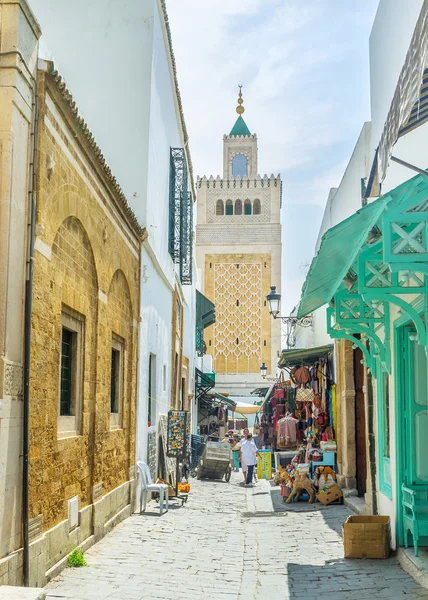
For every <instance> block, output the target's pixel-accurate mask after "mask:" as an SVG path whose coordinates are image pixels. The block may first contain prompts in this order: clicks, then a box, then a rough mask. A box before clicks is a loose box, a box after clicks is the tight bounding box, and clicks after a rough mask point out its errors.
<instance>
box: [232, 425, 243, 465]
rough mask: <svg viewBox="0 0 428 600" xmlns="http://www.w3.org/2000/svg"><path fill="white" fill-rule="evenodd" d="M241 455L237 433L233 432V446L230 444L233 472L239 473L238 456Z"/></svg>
mask: <svg viewBox="0 0 428 600" xmlns="http://www.w3.org/2000/svg"><path fill="white" fill-rule="evenodd" d="M240 455H241V444H240V442H239V435H238V434H237V433H235V435H234V436H233V446H232V460H233V470H234V471H235V473H239V457H240Z"/></svg>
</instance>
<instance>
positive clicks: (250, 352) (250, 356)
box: [214, 263, 262, 373]
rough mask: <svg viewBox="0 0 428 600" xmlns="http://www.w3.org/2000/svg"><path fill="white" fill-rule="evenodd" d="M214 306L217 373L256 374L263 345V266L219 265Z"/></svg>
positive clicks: (216, 267)
mask: <svg viewBox="0 0 428 600" xmlns="http://www.w3.org/2000/svg"><path fill="white" fill-rule="evenodd" d="M214 304H215V307H216V323H215V325H214V359H215V369H216V370H217V372H225V373H233V372H235V373H238V372H240V373H249V372H253V370H254V367H253V365H254V362H255V361H256V360H257V361H258V360H259V357H260V356H261V345H262V340H261V338H262V319H261V317H262V264H261V263H216V264H215V265H214Z"/></svg>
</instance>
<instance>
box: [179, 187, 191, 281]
mask: <svg viewBox="0 0 428 600" xmlns="http://www.w3.org/2000/svg"><path fill="white" fill-rule="evenodd" d="M192 234H193V203H192V194H191V193H190V192H183V194H182V196H181V213H180V281H181V283H182V284H183V285H191V283H192V260H193V253H192Z"/></svg>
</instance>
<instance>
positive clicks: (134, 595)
mask: <svg viewBox="0 0 428 600" xmlns="http://www.w3.org/2000/svg"><path fill="white" fill-rule="evenodd" d="M240 481H241V476H240V475H238V474H236V475H235V474H233V476H232V480H231V482H230V483H229V484H226V483H224V482H220V481H217V482H214V481H209V480H203V481H196V480H191V486H192V490H191V494H190V497H189V500H188V502H187V503H186V504H185V505H184V506H183V507H181V506H179V505H178V504H175V507H171V510H170V511H169V512H168V513H167V514H165V515H163V516H162V517H159V516H158V515H157V514H156V510H153V509H151V511H153V512H150V514H144V515H133V516H132V517H130V518H129V519H127V520H126V521H124V522H123V523H121V524H120V525H118V526H117V527H116V528H115V529H114V530H113V531H112V532H111V533H110V534H109V535H108V536H106V537H105V538H104V539H103V540H101V541H100V542H99V543H98V544H96V545H95V546H93V547H92V548H90V549H89V550H88V551H87V552H86V555H85V556H86V560H87V562H88V564H89V566H88V567H83V568H79V569H71V568H67V569H66V570H65V571H63V572H62V573H61V574H60V575H59V576H58V577H57V578H56V579H54V580H53V581H52V582H51V583H50V584H49V585H48V586H47V588H46V593H47V596H46V597H47V600H60V599H65V598H67V599H68V600H146V599H149V598H150V599H151V600H153V599H157V598H159V599H165V600H169V599H171V600H172V599H174V600H184V599H186V600H241V599H242V600H268V599H269V600H299V599H303V598H305V599H311V598H315V597H316V598H319V599H320V600H327V599H328V600H336V599H337V600H339V599H340V600H364V599H366V598H373V596H374V595H375V596H376V597H377V598H379V599H382V598H390V599H391V600H400V599H401V600H420V599H422V598H426V599H427V600H428V590H426V589H425V588H421V587H420V586H419V585H418V584H417V583H415V581H414V580H413V579H412V578H411V577H410V576H408V575H407V574H406V573H404V571H402V569H401V567H400V566H399V565H398V563H397V560H396V559H395V558H391V559H388V560H385V561H374V560H364V561H358V560H346V561H345V560H344V558H343V544H342V538H341V528H342V523H343V522H344V521H345V520H346V518H347V516H348V515H349V514H350V512H349V510H348V509H347V508H346V507H344V506H340V505H337V506H330V507H321V505H318V504H315V505H313V506H311V505H308V504H307V503H303V502H302V503H299V504H295V505H294V504H293V505H287V506H286V507H285V506H284V504H283V503H282V500H278V497H277V495H278V490H277V489H276V488H273V487H272V486H271V484H270V482H267V481H261V482H259V484H257V485H256V486H254V487H252V488H244V487H242V486H241V485H240Z"/></svg>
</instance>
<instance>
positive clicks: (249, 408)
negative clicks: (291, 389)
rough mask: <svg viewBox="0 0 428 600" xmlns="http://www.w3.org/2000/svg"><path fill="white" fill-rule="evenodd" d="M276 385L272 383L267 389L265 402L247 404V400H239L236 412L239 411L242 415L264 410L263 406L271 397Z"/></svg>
mask: <svg viewBox="0 0 428 600" xmlns="http://www.w3.org/2000/svg"><path fill="white" fill-rule="evenodd" d="M274 387H275V384H274V383H272V384H271V385H270V387H269V388H268V389H267V391H266V394H265V397H264V398H263V402H261V403H260V404H245V402H237V403H236V408H235V412H238V413H240V414H241V415H255V414H256V413H258V412H263V406H264V404H265V403H266V402H267V401H268V400H269V398H270V397H271V394H272V391H273V388H274Z"/></svg>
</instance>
